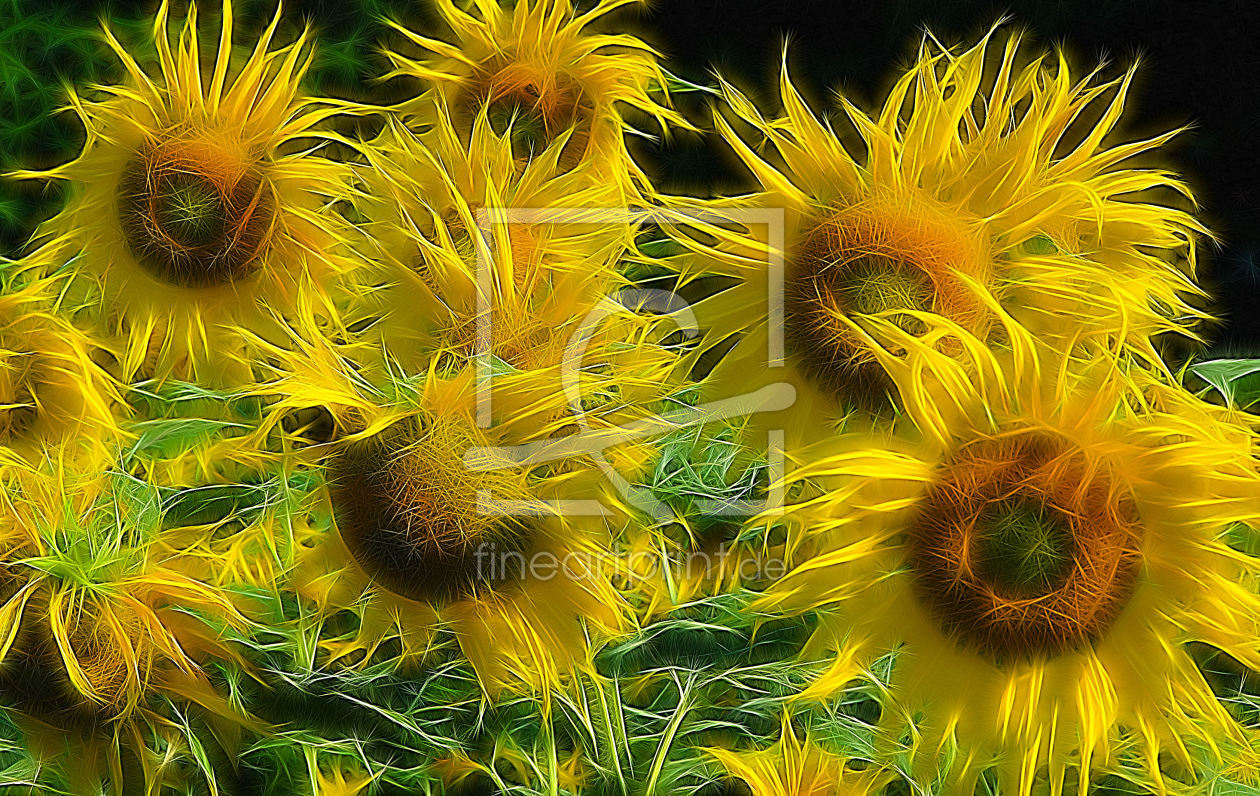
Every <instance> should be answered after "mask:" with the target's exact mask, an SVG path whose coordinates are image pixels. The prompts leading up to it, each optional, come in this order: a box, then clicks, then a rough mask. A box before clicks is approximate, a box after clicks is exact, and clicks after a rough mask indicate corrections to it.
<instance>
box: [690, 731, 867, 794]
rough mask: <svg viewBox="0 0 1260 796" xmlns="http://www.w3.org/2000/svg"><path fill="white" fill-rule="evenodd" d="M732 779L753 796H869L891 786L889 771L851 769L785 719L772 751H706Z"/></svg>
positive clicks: (715, 749)
mask: <svg viewBox="0 0 1260 796" xmlns="http://www.w3.org/2000/svg"><path fill="white" fill-rule="evenodd" d="M706 751H707V752H708V753H709V754H710V755H711V756H713V757H714V758H716V759H717V761H718V762H719V763H721V764H722V766H723V767H724V768H725V769H726V771H727V773H729V774H730V775H731V777H735V778H738V779H739V780H743V782H744V783H745V784H746V785H747V786H748V788H749V789H750V791H751V794H752V796H867V794H871V793H875V792H876V791H877V790H878V789H879V788H881V787H883V786H884V785H885V784H887V783H888V781H889V779H890V776H889V774H888V772H886V771H883V770H880V769H877V768H867V769H864V770H861V771H858V770H854V769H851V768H848V767H847V766H846V765H845V761H844V759H843V758H840V757H837V756H836V755H834V754H831V753H830V752H828V751H826V750H824V749H822V748H820V747H819V746H818V745H817V744H815V743H814V742H813V741H812V740H810V738H809V737H808V736H807V737H806V738H805V740H804V741H803V742H802V741H801V740H800V739H798V738H797V737H796V733H795V732H794V731H793V729H792V723H791V721H789V720H788V719H787V718H786V717H785V718H784V720H783V735H782V737H781V738H780V739H779V742H778V743H777V744H775V745H774V746H772V747H770V748H769V749H764V750H761V751H757V752H742V751H736V750H733V749H721V748H713V749H708V750H706Z"/></svg>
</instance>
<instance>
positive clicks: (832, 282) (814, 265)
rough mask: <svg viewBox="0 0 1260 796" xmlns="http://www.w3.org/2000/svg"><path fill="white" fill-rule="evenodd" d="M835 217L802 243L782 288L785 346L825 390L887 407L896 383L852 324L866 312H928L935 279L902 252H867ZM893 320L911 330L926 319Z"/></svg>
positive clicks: (864, 404) (919, 328)
mask: <svg viewBox="0 0 1260 796" xmlns="http://www.w3.org/2000/svg"><path fill="white" fill-rule="evenodd" d="M865 248H866V247H864V246H863V244H862V243H861V241H857V240H851V239H849V237H848V236H847V235H846V232H845V230H844V229H843V228H842V227H841V226H839V225H837V224H833V223H825V224H822V225H820V226H819V227H817V228H816V229H815V230H814V231H813V232H811V233H810V234H809V235H808V236H806V238H805V239H804V240H803V242H802V243H801V245H800V246H799V247H798V248H797V251H796V256H795V257H794V259H793V262H792V263H791V264H790V267H789V271H788V274H787V280H786V284H785V287H784V311H785V320H786V338H787V345H788V350H789V352H790V353H792V354H794V355H795V356H796V357H797V360H798V362H799V365H800V367H801V369H802V371H803V372H804V373H805V375H806V376H807V377H809V378H810V379H811V380H812V381H814V382H815V383H816V384H817V385H818V386H819V387H820V388H821V389H823V390H825V391H827V392H830V393H833V394H835V395H837V396H838V397H841V398H843V399H847V400H850V401H852V402H853V403H855V404H857V405H858V406H862V407H865V408H879V407H885V406H887V404H888V402H889V400H890V399H889V396H890V395H891V394H892V392H893V385H892V382H891V380H890V379H889V378H888V376H887V374H886V373H885V372H884V370H883V368H882V367H881V366H880V365H879V363H878V361H877V360H876V359H875V358H874V356H873V355H872V354H871V353H870V352H869V349H868V346H867V343H865V342H864V341H863V340H862V339H861V336H860V335H859V334H858V333H857V332H855V331H854V329H853V328H852V327H851V326H850V325H849V323H848V322H846V321H849V322H852V323H854V324H856V325H858V326H859V327H864V326H865V323H864V316H869V315H875V314H878V313H883V312H888V311H896V310H911V311H931V310H932V309H933V306H934V303H935V290H934V287H933V284H932V280H931V278H930V277H929V276H928V274H927V273H926V272H925V271H924V270H923V269H922V268H920V267H918V266H917V265H915V264H914V263H913V262H911V261H909V260H907V259H906V258H903V257H896V256H893V255H889V254H882V253H874V252H870V251H867V250H864V249H865ZM891 320H892V321H893V322H894V323H896V324H897V325H899V326H900V327H901V328H903V329H905V330H906V331H907V332H910V333H911V334H919V333H922V331H923V327H922V324H921V323H919V322H918V321H917V320H915V319H914V318H913V317H911V316H909V315H903V316H896V317H893V318H891Z"/></svg>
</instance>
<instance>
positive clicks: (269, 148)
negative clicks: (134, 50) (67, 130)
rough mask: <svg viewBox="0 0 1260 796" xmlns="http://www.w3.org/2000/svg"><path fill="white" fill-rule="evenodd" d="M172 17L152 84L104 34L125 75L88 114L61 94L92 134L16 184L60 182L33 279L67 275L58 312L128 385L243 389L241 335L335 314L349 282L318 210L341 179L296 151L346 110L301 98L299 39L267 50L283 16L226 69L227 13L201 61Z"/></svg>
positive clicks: (337, 194) (304, 53)
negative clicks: (288, 320)
mask: <svg viewBox="0 0 1260 796" xmlns="http://www.w3.org/2000/svg"><path fill="white" fill-rule="evenodd" d="M168 10H169V7H168V4H167V3H165V2H164V3H163V4H162V6H161V7H160V8H159V9H158V13H157V16H156V17H155V20H154V24H153V38H154V42H155V44H156V47H157V55H158V65H159V72H158V73H157V74H156V75H150V74H148V73H146V72H145V70H144V69H143V68H142V67H141V66H140V64H139V63H137V62H136V60H135V59H134V58H133V56H132V55H131V54H130V53H128V52H127V50H126V49H125V48H124V47H123V45H122V44H120V43H119V42H118V40H117V39H115V38H114V36H113V34H111V33H110V32H109V31H108V29H107V30H106V31H105V40H106V42H107V43H108V44H109V46H110V47H111V49H113V50H114V52H115V54H116V55H117V56H118V58H119V60H120V61H121V62H122V65H123V67H124V68H125V70H126V73H127V76H128V77H127V81H126V83H125V84H123V85H119V86H113V87H105V89H104V90H105V92H106V93H107V95H108V96H107V97H106V98H105V99H102V100H99V101H89V100H85V99H84V98H82V97H81V96H78V95H74V96H72V97H71V104H72V106H73V108H74V110H75V111H76V112H77V113H78V115H79V118H80V119H81V120H82V121H83V124H84V126H85V127H86V128H87V143H86V144H85V146H84V149H83V152H82V153H81V154H80V156H79V157H78V158H77V159H75V160H74V161H72V162H70V163H67V164H65V165H62V166H58V167H56V168H53V169H50V170H48V171H42V172H22V173H20V175H19V176H25V177H35V178H41V179H55V180H64V181H66V182H69V183H70V184H71V185H72V186H73V188H74V191H75V193H74V195H73V196H72V198H71V200H70V202H69V203H68V205H67V207H66V209H65V210H64V211H63V212H61V213H60V214H58V215H57V216H56V217H55V218H53V219H51V220H50V221H49V222H47V223H46V224H45V225H44V227H42V228H41V231H40V233H39V237H40V238H41V239H42V245H41V247H40V249H39V250H37V251H36V252H35V253H33V254H32V255H31V257H30V258H29V262H28V266H29V267H32V268H39V269H41V270H43V271H45V272H61V273H63V274H66V275H67V276H69V277H70V283H69V285H68V286H67V288H66V289H65V296H64V297H63V299H62V310H63V311H64V312H66V313H68V314H69V315H70V316H71V317H74V318H75V319H76V321H90V322H92V323H94V324H96V325H97V326H98V327H99V328H100V329H101V330H102V331H103V332H104V333H105V334H106V335H107V337H108V340H109V342H110V345H111V347H112V348H114V349H115V353H116V355H117V357H118V359H119V360H120V362H121V364H122V368H123V373H122V377H123V378H124V379H130V378H132V377H133V376H134V375H135V374H137V373H141V374H143V375H146V376H154V375H156V376H163V375H167V374H175V375H176V376H179V377H182V378H187V377H190V376H192V377H197V378H199V379H211V380H244V379H248V369H247V367H246V365H245V364H244V363H243V362H241V361H239V360H240V359H241V354H240V347H241V344H240V341H239V339H238V338H237V337H236V336H235V333H234V328H235V327H236V326H238V325H242V326H246V327H249V328H253V329H256V330H258V331H260V332H261V331H272V330H273V329H272V325H271V317H270V316H271V314H272V313H281V314H286V315H290V316H292V317H293V318H296V319H297V320H296V321H293V322H299V323H302V322H307V321H308V319H310V318H312V317H315V316H319V315H321V314H322V315H326V314H328V313H329V312H330V311H331V308H330V306H329V301H330V296H329V293H330V291H331V290H332V289H333V286H334V283H335V282H336V281H337V279H338V278H339V277H340V276H341V275H342V274H343V273H344V272H345V271H347V270H348V269H349V268H350V266H349V262H350V261H349V260H347V259H345V258H344V257H343V256H341V255H340V254H338V247H339V245H340V244H341V238H340V233H339V232H337V231H336V229H335V228H334V222H333V221H332V220H331V216H330V214H328V213H326V212H322V210H321V208H323V207H324V206H325V205H327V204H329V203H331V201H333V200H335V199H338V198H343V197H345V196H346V195H347V193H348V188H347V185H348V180H347V179H346V177H347V174H348V171H347V169H348V167H346V166H345V165H344V164H337V163H333V162H331V161H328V160H323V159H320V158H318V157H316V156H314V155H312V154H310V153H309V152H308V151H305V150H303V149H301V148H300V147H297V146H295V143H297V142H299V141H301V140H303V139H307V140H308V141H309V140H315V141H318V139H320V138H321V137H327V136H328V134H325V133H321V132H320V131H319V130H318V126H319V124H320V122H321V121H323V120H324V119H326V118H328V117H329V116H331V115H333V114H335V113H339V112H341V111H342V108H340V107H335V106H333V105H331V104H327V103H322V102H321V101H318V100H314V99H311V98H308V97H304V96H302V95H301V94H300V93H299V89H298V84H299V82H300V80H301V78H302V75H303V73H304V72H305V70H306V68H307V66H308V64H309V48H308V47H307V46H306V45H307V39H306V37H305V35H303V36H302V37H300V38H299V39H298V41H296V42H294V43H293V44H291V45H289V46H287V47H283V48H281V49H278V50H274V51H272V50H270V48H271V44H272V39H273V36H274V34H275V30H276V25H277V24H278V22H279V16H277V17H276V19H275V20H273V21H272V23H271V25H270V26H269V27H268V28H267V30H266V31H265V32H264V33H263V35H262V36H261V38H260V39H259V40H258V42H257V44H256V46H255V48H254V50H253V52H252V53H251V54H250V56H249V58H248V59H247V60H246V61H245V62H244V63H242V64H238V65H233V64H232V60H233V59H232V50H233V48H232V6H231V3H230V2H225V3H224V4H223V26H222V32H221V34H220V37H219V42H218V52H217V54H216V56H215V57H214V60H213V62H212V63H204V62H203V56H202V47H201V39H200V37H199V35H198V26H197V15H196V6H195V5H194V6H190V8H189V12H188V19H187V20H186V22H185V23H184V26H183V28H182V30H181V32H180V33H179V36H178V38H177V39H175V40H174V41H173V40H172V39H171V38H170V36H169V35H168V32H167V22H168Z"/></svg>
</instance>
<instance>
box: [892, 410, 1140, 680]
mask: <svg viewBox="0 0 1260 796" xmlns="http://www.w3.org/2000/svg"><path fill="white" fill-rule="evenodd" d="M1141 535H1142V531H1141V526H1140V524H1139V521H1138V517H1137V511H1136V509H1135V507H1134V505H1133V503H1132V500H1131V498H1130V497H1129V496H1128V494H1127V493H1126V492H1125V491H1124V490H1123V489H1122V488H1120V487H1119V485H1117V484H1115V483H1114V482H1113V480H1112V478H1111V476H1110V475H1109V473H1108V472H1107V470H1106V468H1105V467H1103V466H1102V465H1101V463H1099V462H1096V461H1093V460H1092V459H1091V458H1090V457H1089V456H1087V455H1086V453H1085V451H1083V450H1081V449H1080V448H1079V447H1077V446H1075V445H1074V444H1072V443H1071V442H1069V441H1068V440H1066V439H1064V438H1062V437H1059V436H1057V435H1052V434H1049V433H1046V432H1040V431H1032V430H1024V431H1019V432H1016V433H1012V434H1008V435H1001V436H996V437H991V438H987V439H982V440H979V441H976V442H973V443H971V444H968V445H965V446H963V447H962V448H960V449H959V450H958V451H957V452H956V453H955V454H954V456H953V457H952V458H950V459H949V461H947V462H946V463H945V464H944V465H943V466H942V467H941V469H940V471H939V472H938V473H937V477H936V479H935V480H934V482H933V483H932V485H931V486H930V487H929V489H928V492H927V495H926V497H925V498H924V499H923V501H922V502H921V503H920V505H919V507H918V512H917V516H916V519H915V520H914V522H913V524H912V525H911V528H910V532H909V545H910V556H909V561H910V566H911V569H912V571H913V573H914V577H915V579H916V583H917V586H918V591H919V594H920V596H921V597H922V599H923V600H925V601H926V602H927V603H928V605H930V606H931V608H932V609H933V611H934V612H935V614H936V615H937V617H938V618H939V620H940V621H941V623H942V625H943V626H944V628H945V630H946V631H947V632H949V633H951V634H953V635H955V636H957V637H959V638H960V640H962V641H963V642H964V643H968V644H971V645H973V646H976V647H978V648H979V649H981V650H983V651H985V652H986V653H988V654H990V655H992V656H993V657H995V658H997V659H1005V658H1009V657H1030V656H1034V655H1053V654H1056V653H1059V652H1062V651H1064V650H1066V649H1070V648H1073V647H1076V646H1079V645H1080V644H1083V643H1085V642H1087V641H1089V640H1091V639H1096V638H1099V637H1100V636H1101V635H1102V634H1103V633H1104V632H1105V631H1106V630H1107V628H1108V627H1109V626H1110V625H1111V623H1112V622H1113V621H1114V620H1115V619H1116V617H1117V616H1118V615H1119V614H1120V612H1121V610H1122V609H1123V608H1124V606H1125V604H1126V603H1127V601H1128V597H1129V595H1130V594H1131V593H1132V590H1133V588H1134V585H1135V583H1136V580H1137V576H1138V571H1139V568H1140V564H1141V555H1140V549H1139V545H1140V542H1141Z"/></svg>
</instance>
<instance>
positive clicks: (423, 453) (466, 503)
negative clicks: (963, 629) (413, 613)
mask: <svg viewBox="0 0 1260 796" xmlns="http://www.w3.org/2000/svg"><path fill="white" fill-rule="evenodd" d="M435 442H436V444H435ZM449 442H450V440H449V439H443V440H441V441H440V442H438V441H435V440H434V439H433V438H432V437H426V432H424V431H422V430H421V429H420V428H419V426H418V424H417V423H416V422H413V421H402V422H400V423H397V424H395V425H394V426H391V427H390V428H388V429H386V430H385V431H383V432H381V433H379V434H377V435H376V436H374V437H370V438H367V439H364V440H359V441H354V442H352V443H349V444H347V445H346V446H345V447H344V448H343V449H342V450H341V451H340V452H339V453H338V454H337V455H336V456H335V457H334V459H333V462H332V464H331V467H330V473H329V482H330V493H331V497H332V505H333V513H334V517H335V519H336V522H337V528H338V530H339V532H340V534H341V538H342V540H343V541H344V542H345V545H346V547H347V549H348V550H349V551H350V554H351V555H352V556H353V557H354V559H355V561H356V562H357V563H358V564H359V566H361V567H362V568H363V570H364V571H365V572H366V573H367V575H368V576H369V577H371V578H372V579H373V581H375V582H376V583H378V584H380V585H381V586H382V587H384V588H386V589H388V590H389V591H391V592H393V593H395V594H397V595H399V596H402V597H406V598H408V599H412V600H417V601H421V602H442V601H446V600H451V599H458V598H462V597H469V596H473V595H475V594H477V593H478V592H482V591H485V590H488V589H493V588H496V587H500V586H505V585H508V584H510V583H512V582H514V581H516V580H519V578H520V577H521V576H522V575H523V574H524V568H525V566H526V558H527V556H528V554H529V548H530V544H531V541H532V539H531V537H532V528H531V527H530V526H529V524H528V523H525V522H520V521H517V520H515V519H514V518H498V517H493V516H488V515H486V514H484V513H482V512H481V510H480V506H479V503H478V500H479V494H480V493H481V492H483V491H484V490H485V489H486V487H487V484H483V483H480V482H479V480H478V479H477V478H476V477H475V476H476V474H475V473H472V472H469V471H467V470H465V469H464V465H463V463H462V460H461V457H462V455H463V453H464V451H463V450H450V449H449Z"/></svg>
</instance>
